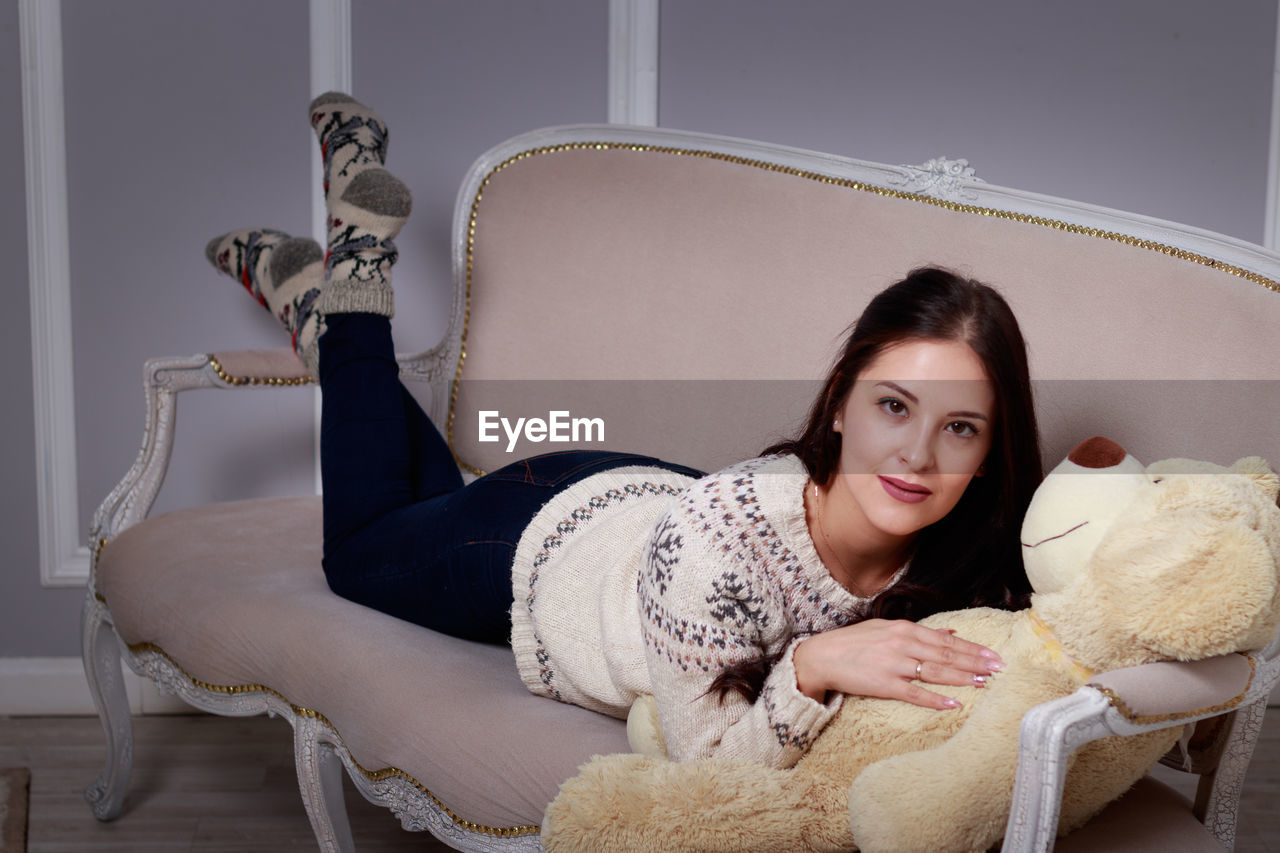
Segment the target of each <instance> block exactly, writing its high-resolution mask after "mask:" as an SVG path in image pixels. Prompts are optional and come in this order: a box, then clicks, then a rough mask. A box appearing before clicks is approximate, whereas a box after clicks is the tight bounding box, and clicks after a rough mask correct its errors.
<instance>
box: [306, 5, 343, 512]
mask: <svg viewBox="0 0 1280 853" xmlns="http://www.w3.org/2000/svg"><path fill="white" fill-rule="evenodd" d="M309 20H310V29H311V41H310V50H309V55H310V63H311V97H313V98H314V97H315V96H316V95H321V94H324V93H325V92H331V91H338V92H351V91H352V88H353V87H352V76H353V74H352V71H353V66H354V62H353V60H352V53H353V48H352V43H351V0H311V8H310V15H309ZM307 147H308V149H309V150H310V151H311V234H312V236H313V237H314V238H315V239H316V242H318V243H319V244H320V245H321V246H323V245H325V240H326V234H325V205H324V189H323V187H322V185H321V165H320V146H318V145H316V138H315V135H314V134H313V133H312V132H311V128H309V127H308V128H307ZM314 432H315V465H314V467H315V485H316V493H317V494H319V492H320V491H321V484H320V389H319V388H317V389H316V392H315V430H314Z"/></svg>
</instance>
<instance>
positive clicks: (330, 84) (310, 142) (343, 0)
mask: <svg viewBox="0 0 1280 853" xmlns="http://www.w3.org/2000/svg"><path fill="white" fill-rule="evenodd" d="M309 20H310V26H311V41H310V57H311V60H310V61H311V97H313V98H314V97H315V96H316V95H321V94H324V93H325V92H330V91H338V92H350V91H351V77H352V60H351V53H352V47H351V0H311V10H310V17H309ZM307 149H308V150H309V151H310V152H311V166H312V169H311V174H312V178H313V180H312V182H311V187H312V189H311V233H312V236H313V237H315V239H316V240H317V241H319V242H320V245H322V246H323V245H324V240H325V227H324V220H325V209H324V190H323V188H322V187H321V185H320V147H319V146H318V145H316V140H315V136H314V134H313V133H312V131H311V128H310V127H308V128H307Z"/></svg>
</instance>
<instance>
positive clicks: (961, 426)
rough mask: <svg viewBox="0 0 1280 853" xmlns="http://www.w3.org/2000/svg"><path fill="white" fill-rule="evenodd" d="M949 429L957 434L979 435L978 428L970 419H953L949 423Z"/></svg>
mask: <svg viewBox="0 0 1280 853" xmlns="http://www.w3.org/2000/svg"><path fill="white" fill-rule="evenodd" d="M947 429H948V430H950V431H951V432H953V433H955V434H956V435H966V436H967V435H977V434H978V428H977V427H976V426H974V425H973V424H971V423H969V422H968V421H952V422H951V423H949V424H947Z"/></svg>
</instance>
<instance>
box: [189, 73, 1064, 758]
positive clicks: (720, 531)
mask: <svg viewBox="0 0 1280 853" xmlns="http://www.w3.org/2000/svg"><path fill="white" fill-rule="evenodd" d="M311 122H312V125H313V127H314V128H315V129H316V132H317V135H318V137H319V140H320V144H321V151H322V154H323V160H324V167H325V188H326V201H327V204H328V208H329V219H328V244H329V246H328V251H327V252H322V251H321V250H320V248H319V246H318V245H316V244H315V243H314V242H312V241H310V240H305V239H298V238H291V237H288V236H287V235H285V234H283V233H282V232H278V231H269V230H264V229H250V230H245V231H239V232H234V233H232V234H228V235H225V236H223V237H220V238H216V239H215V240H214V241H212V242H211V243H210V244H209V248H208V255H209V258H210V260H211V261H213V263H214V264H215V266H217V267H218V268H219V269H221V270H223V271H224V272H226V273H228V274H230V275H232V276H233V277H235V278H237V279H238V280H240V281H241V282H242V283H243V284H244V286H245V287H246V288H247V289H248V290H249V291H250V292H251V293H253V295H254V296H255V297H256V298H257V299H258V300H259V301H260V302H262V303H263V304H264V305H265V306H266V307H267V308H268V309H269V310H271V311H272V312H273V313H275V314H276V315H277V316H278V317H279V318H280V320H281V321H282V323H283V324H284V325H285V327H286V329H287V330H288V331H289V332H290V333H291V334H292V337H293V345H294V348H295V350H296V351H297V352H298V353H299V355H300V356H301V357H302V358H303V360H304V362H306V363H307V365H308V366H309V367H310V368H311V369H312V371H313V372H314V373H316V375H317V376H318V378H319V381H320V386H321V388H322V391H323V407H322V415H321V468H322V477H323V480H324V569H325V573H326V576H327V578H328V580H329V584H330V586H331V587H332V588H333V590H334V591H335V592H337V593H338V594H339V595H342V596H345V597H347V598H350V599H352V600H354V601H358V602H361V603H363V604H366V605H369V606H372V607H375V608H377V609H379V610H382V611H385V612H387V613H390V614H392V615H395V616H397V617H400V618H404V619H407V620H410V621H413V622H415V623H418V624H420V625H424V626H426V627H429V628H433V629H435V630H439V631H443V632H446V633H449V634H452V635H455V636H458V637H463V638H467V639H474V640H482V641H489V642H508V641H509V642H510V643H511V645H512V648H513V650H514V652H515V656H516V663H517V667H518V668H519V670H520V673H521V676H522V678H523V679H524V681H525V683H526V684H527V685H528V686H529V688H530V689H531V690H533V691H534V692H537V693H541V694H543V695H547V696H550V697H552V698H556V699H559V700H561V701H566V702H572V703H575V704H579V705H582V706H585V707H588V708H592V709H595V710H598V711H602V712H604V713H609V714H613V715H616V716H625V715H626V713H627V711H628V709H629V707H630V705H631V704H632V702H633V701H634V700H635V699H636V698H637V697H638V696H639V695H642V694H653V696H654V698H655V700H656V703H657V706H658V712H659V717H660V720H661V725H662V731H663V734H664V736H665V739H666V744H667V750H668V754H669V755H670V756H671V757H672V758H675V759H691V758H699V757H707V756H722V757H733V758H745V759H749V760H754V761H759V762H762V763H765V764H769V765H773V766H779V767H783V766H789V765H791V764H794V763H795V761H796V760H798V759H799V757H800V756H801V755H802V754H803V753H804V751H805V750H806V749H807V748H808V745H809V744H810V743H811V742H812V740H813V738H814V737H816V736H817V734H818V732H820V731H821V729H822V727H823V726H824V725H825V724H826V722H827V721H828V720H829V719H830V718H831V716H832V715H833V714H834V713H835V711H836V709H837V708H838V707H839V705H840V702H841V697H842V696H843V695H845V694H855V695H867V696H881V697H887V698H897V699H902V700H905V701H908V702H914V703H916V704H919V705H925V706H928V707H934V708H937V709H939V710H940V711H945V709H947V708H953V707H956V703H955V701H954V700H952V699H949V698H947V697H946V696H945V695H944V694H943V693H938V692H936V691H934V690H932V689H929V688H927V687H924V686H922V685H926V684H928V685H937V686H943V687H945V686H946V685H960V684H974V683H976V684H983V683H985V680H986V679H987V678H988V677H989V676H990V675H991V674H992V673H994V672H997V671H998V670H999V669H1000V668H1001V665H1002V664H1001V661H1000V659H999V657H998V655H996V654H995V653H994V652H992V651H991V650H989V649H986V648H984V647H982V646H979V645H976V644H973V643H970V642H967V641H965V640H963V639H961V638H959V637H955V636H953V635H951V634H949V633H946V632H940V631H935V630H930V629H926V628H922V627H920V626H919V625H917V624H915V621H914V620H918V619H920V618H922V617H924V616H926V615H928V614H930V613H933V612H937V611H940V610H946V609H952V608H958V607H968V606H975V605H988V606H996V607H1012V606H1016V605H1018V604H1020V603H1021V602H1022V599H1023V598H1024V596H1025V594H1026V593H1027V592H1028V588H1027V582H1026V579H1025V577H1024V576H1023V574H1022V571H1021V561H1020V554H1019V550H1018V544H1017V534H1018V529H1019V525H1020V522H1021V518H1022V514H1023V512H1024V510H1025V509H1026V506H1027V503H1028V502H1029V501H1030V498H1031V494H1032V492H1033V491H1034V489H1035V487H1036V485H1037V484H1038V483H1039V481H1040V477H1041V470H1040V460H1039V453H1038V446H1037V430H1036V423H1035V416H1034V413H1033V410H1032V401H1031V390H1030V381H1029V378H1028V371H1027V360H1026V353H1025V347H1024V345H1023V341H1022V337H1021V334H1020V332H1019V330H1018V326H1017V322H1016V321H1015V319H1014V317H1013V314H1012V313H1011V311H1010V310H1009V307H1008V305H1007V304H1006V303H1005V302H1004V300H1003V299H1002V298H1001V297H1000V296H999V295H998V294H997V293H996V292H995V291H993V290H992V289H991V288H989V287H987V286H985V285H982V284H979V283H977V282H974V281H969V280H965V279H962V278H960V277H958V276H955V275H953V274H951V273H949V272H946V271H944V270H940V269H932V268H926V269H920V270H916V271H913V272H912V273H911V274H909V275H908V276H907V277H906V278H905V279H903V280H902V281H900V282H898V283H896V284H894V285H893V286H891V287H889V288H888V289H887V290H885V291H884V292H882V293H881V294H879V295H878V296H877V297H876V298H875V299H873V300H872V302H871V304H870V305H869V306H868V307H867V309H866V310H865V311H864V312H863V314H862V316H861V317H860V318H859V319H858V321H857V323H856V324H855V326H854V328H853V331H852V333H851V334H850V336H849V339H848V342H847V345H846V347H845V349H844V351H843V353H842V355H841V357H840V358H839V359H838V361H837V363H836V365H835V366H834V368H833V369H832V371H831V373H830V375H829V376H828V377H827V380H826V383H825V386H824V388H823V390H822V392H821V394H820V395H819V397H818V399H817V400H816V401H815V403H814V405H813V409H812V411H811V413H810V416H809V420H808V424H807V426H806V427H805V429H804V431H803V432H802V434H801V435H800V436H799V437H798V438H796V439H795V440H793V441H789V442H785V443H783V444H780V445H777V446H775V447H772V448H770V449H769V450H768V451H766V452H765V454H764V455H762V456H761V457H759V458H756V459H750V460H747V461H745V462H742V463H739V464H737V465H733V466H730V467H729V468H726V469H724V470H723V471H720V472H718V473H715V474H712V475H710V476H703V475H702V473H701V472H698V471H695V470H693V469H690V468H687V467H685V466H681V465H677V464H672V463H668V462H663V461H661V460H657V459H653V458H649V457H644V456H636V455H632V454H624V453H612V452H599V451H567V452H562V453H553V454H547V455H543V456H538V457H534V458H531V459H526V460H522V461H520V462H517V463H514V464H512V465H509V466H507V467H505V468H503V469H501V470H499V471H495V472H493V473H490V474H488V475H486V476H484V477H482V478H480V479H478V480H476V481H474V482H472V483H470V484H467V485H463V482H462V479H461V477H460V476H459V473H458V470H457V467H456V465H455V464H454V460H453V456H452V453H451V452H450V450H449V448H448V446H447V444H446V443H445V441H444V440H443V439H442V438H441V436H440V434H439V433H438V432H437V431H436V429H435V428H434V426H433V425H432V424H431V423H430V421H429V420H428V419H427V417H426V415H425V414H424V413H423V412H422V410H421V409H420V408H419V407H418V405H417V404H416V402H415V401H414V400H413V398H412V397H411V396H410V395H409V394H408V393H407V392H406V391H405V389H404V388H403V387H402V386H401V385H400V382H399V378H398V366H397V364H396V361H395V356H394V350H393V347H392V343H391V331H390V323H389V316H390V314H391V310H392V293H391V287H390V280H389V271H390V267H391V264H392V263H394V261H395V257H396V255H395V248H394V246H393V245H392V243H391V239H392V238H393V237H394V236H395V235H396V234H397V233H398V232H399V230H400V228H401V227H402V226H403V225H404V223H405V221H406V220H407V218H408V215H409V210H410V207H411V204H410V198H409V193H408V191H407V189H406V188H405V187H404V186H403V184H401V183H400V182H399V181H398V180H396V179H395V178H394V177H392V176H391V175H390V174H389V173H388V172H387V171H386V170H385V169H384V168H382V163H383V162H384V159H385V156H386V138H387V134H386V126H385V124H384V123H383V122H382V121H381V120H380V119H379V118H378V117H377V116H376V115H375V114H374V113H373V112H372V111H370V110H369V109H368V108H366V107H364V106H363V105H361V104H359V103H358V102H356V101H354V100H352V99H351V98H349V97H348V96H346V95H341V94H338V93H330V94H328V95H323V96H321V97H320V98H317V99H316V101H314V102H313V103H312V105H311ZM944 692H945V691H944Z"/></svg>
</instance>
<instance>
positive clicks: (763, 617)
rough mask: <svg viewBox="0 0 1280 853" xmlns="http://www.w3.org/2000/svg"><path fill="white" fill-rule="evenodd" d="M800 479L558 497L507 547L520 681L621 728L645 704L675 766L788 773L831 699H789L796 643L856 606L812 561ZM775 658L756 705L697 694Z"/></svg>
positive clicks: (633, 480)
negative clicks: (641, 699) (654, 710)
mask: <svg viewBox="0 0 1280 853" xmlns="http://www.w3.org/2000/svg"><path fill="white" fill-rule="evenodd" d="M807 479H808V473H807V472H806V471H805V468H804V466H803V464H802V463H801V462H800V460H799V459H797V458H796V457H794V456H768V457H761V458H758V459H750V460H747V461H745V462H741V463H738V464H736V465H732V466H730V467H728V468H725V469H724V470H722V471H719V472H717V473H715V474H711V475H709V476H707V477H704V478H702V479H701V480H697V481H692V480H691V479H690V478H688V477H683V476H681V475H679V474H675V473H673V472H670V471H666V470H661V469H653V468H641V467H633V468H617V469H613V470H610V471H605V472H602V473H600V474H597V475H594V476H592V477H589V478H587V479H585V480H582V481H581V482H579V483H575V484H574V485H572V486H570V487H569V488H567V489H566V490H565V491H563V492H561V493H560V494H559V495H557V496H556V497H555V498H554V499H553V500H552V501H550V502H549V503H548V504H547V505H546V506H545V507H543V509H542V510H540V511H539V513H538V515H537V516H536V517H535V518H534V519H533V521H532V522H531V523H530V525H529V527H528V528H527V529H526V530H525V532H524V535H523V536H522V538H521V540H520V543H519V546H518V547H517V550H516V556H515V564H514V567H513V572H512V574H513V584H514V592H515V604H514V606H513V608H512V647H513V649H514V651H515V655H516V663H517V666H518V668H519V670H520V675H521V678H522V679H523V680H524V683H525V685H526V686H528V687H529V689H530V690H532V691H533V692H535V693H539V694H542V695H545V696H550V697H552V698H555V699H559V700H560V701H563V702H571V703H573V704H575V705H581V706H583V707H586V708H591V709H593V710H597V711H601V712H604V713H607V714H612V715H614V716H619V717H624V716H626V714H627V711H628V709H629V708H630V706H631V703H632V702H633V701H634V700H635V698H636V696H638V695H639V694H641V693H652V694H653V696H654V698H655V700H656V702H657V706H658V715H659V719H660V722H661V724H662V733H663V736H664V738H665V740H666V744H667V752H668V755H669V756H670V757H671V758H672V759H674V760H688V759H694V758H705V757H711V756H716V757H723V758H737V759H745V760H749V761H755V762H758V763H762V764H766V765H770V766H774V767H789V766H791V765H793V764H794V763H795V762H796V761H798V760H799V758H800V756H802V755H803V754H804V752H805V751H806V750H807V749H808V747H809V744H810V743H811V742H812V741H813V739H814V738H815V737H816V736H817V734H818V732H820V731H821V730H822V727H823V726H825V725H826V723H827V722H828V720H830V719H831V717H832V716H833V715H834V714H835V712H836V710H837V708H838V707H839V705H840V701H841V697H840V696H838V695H837V696H835V697H833V698H832V699H830V700H829V701H828V702H826V703H825V704H823V703H819V702H815V701H814V700H812V699H810V698H808V697H807V696H805V695H804V694H802V693H800V691H799V689H798V688H797V686H796V675H795V667H794V664H793V661H792V655H793V653H794V651H795V647H796V644H797V643H798V642H799V641H800V640H801V639H803V638H805V637H807V636H809V635H811V634H814V633H818V632H821V631H826V630H830V629H832V628H836V627H839V626H841V625H844V624H848V623H849V622H851V621H853V620H855V619H856V618H857V617H859V616H860V615H861V614H862V613H863V612H864V611H865V609H866V607H867V605H868V603H869V600H868V599H864V598H859V597H856V596H854V595H853V594H851V593H850V592H849V591H848V590H846V589H845V588H844V587H843V586H841V585H840V584H839V583H838V582H837V581H836V580H835V579H834V578H832V577H831V575H830V573H829V572H828V571H827V569H826V567H825V566H824V565H823V564H822V561H821V560H820V559H819V558H818V554H817V551H816V550H815V549H814V546H813V540H812V539H811V538H810V536H809V530H808V526H807V524H806V523H805V516H804V487H805V484H806V481H807ZM896 580H897V578H896V577H895V578H894V581H896ZM779 653H781V657H780V658H779V661H778V663H777V664H775V665H774V666H773V668H772V670H771V671H770V672H769V675H768V677H767V679H766V681H765V685H764V690H763V691H762V693H761V694H760V696H759V698H758V699H757V700H756V701H755V702H754V703H749V702H747V701H746V700H745V699H743V698H741V697H740V696H739V695H738V694H736V693H731V694H730V695H729V696H727V697H726V698H725V699H724V701H723V702H721V700H720V699H719V697H718V696H708V695H706V691H707V688H708V687H709V686H710V685H711V682H712V680H713V679H714V678H715V677H716V676H717V675H719V674H720V673H721V672H723V671H724V670H725V669H726V668H727V667H729V666H731V665H734V664H739V663H743V662H745V661H752V660H757V659H759V658H761V657H766V656H772V655H776V654H779Z"/></svg>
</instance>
